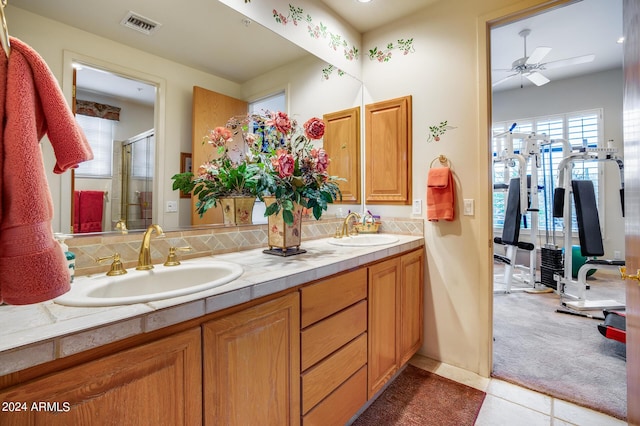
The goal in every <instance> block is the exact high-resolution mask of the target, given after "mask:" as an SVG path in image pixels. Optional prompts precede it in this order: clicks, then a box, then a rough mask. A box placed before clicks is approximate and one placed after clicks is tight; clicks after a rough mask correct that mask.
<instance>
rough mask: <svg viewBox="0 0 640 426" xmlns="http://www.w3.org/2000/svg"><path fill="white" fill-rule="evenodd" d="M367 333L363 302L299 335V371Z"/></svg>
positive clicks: (365, 302)
mask: <svg viewBox="0 0 640 426" xmlns="http://www.w3.org/2000/svg"><path fill="white" fill-rule="evenodd" d="M365 331H367V301H366V300H363V301H361V302H358V303H356V304H355V305H353V306H351V307H349V308H347V309H344V310H342V311H340V312H338V313H337V314H335V315H333V316H331V317H329V318H327V319H325V320H323V321H321V322H318V323H316V324H314V325H312V326H310V327H307V328H306V329H304V330H302V332H301V333H300V338H301V342H302V343H301V346H302V353H301V356H300V359H301V366H302V368H301V371H304V370H306V369H307V368H309V367H311V366H312V365H314V364H315V363H317V362H318V361H320V360H321V359H323V358H325V357H326V356H328V355H330V354H331V353H333V352H334V351H335V350H337V349H339V348H341V347H342V346H344V345H345V344H346V343H348V342H350V341H351V340H353V339H354V338H356V337H357V336H359V335H360V334H362V333H363V332H365Z"/></svg>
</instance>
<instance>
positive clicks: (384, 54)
mask: <svg viewBox="0 0 640 426" xmlns="http://www.w3.org/2000/svg"><path fill="white" fill-rule="evenodd" d="M394 50H399V51H401V52H402V54H403V55H408V54H409V53H413V52H415V48H414V47H413V39H412V38H409V39H406V40H405V39H399V40H398V41H397V42H396V43H395V44H394V43H393V42H391V43H388V44H387V46H386V48H385V49H378V47H377V46H375V47H374V48H373V49H369V59H371V60H372V61H374V60H377V61H378V62H389V60H390V59H391V56H392V52H393V51H394Z"/></svg>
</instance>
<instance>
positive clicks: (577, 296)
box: [553, 147, 625, 310]
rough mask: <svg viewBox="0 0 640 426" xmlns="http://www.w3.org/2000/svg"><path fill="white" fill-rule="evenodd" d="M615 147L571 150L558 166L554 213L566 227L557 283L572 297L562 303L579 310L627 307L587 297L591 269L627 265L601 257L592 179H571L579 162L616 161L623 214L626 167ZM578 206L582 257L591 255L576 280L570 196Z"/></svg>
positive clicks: (600, 235) (616, 267)
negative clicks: (574, 274)
mask: <svg viewBox="0 0 640 426" xmlns="http://www.w3.org/2000/svg"><path fill="white" fill-rule="evenodd" d="M616 152H617V150H616V149H615V148H587V147H584V148H583V149H581V150H580V151H574V152H571V153H570V154H569V155H567V156H565V157H564V158H563V159H562V161H561V162H560V164H559V165H558V187H557V188H556V189H555V191H554V200H553V215H554V217H562V218H563V228H564V252H565V253H564V269H563V274H562V276H560V275H559V274H557V276H556V277H555V278H556V280H557V282H558V289H557V291H558V293H559V294H560V296H561V301H562V298H563V297H567V298H570V299H573V300H572V301H569V302H562V304H563V306H566V307H567V308H570V309H576V310H599V309H608V310H615V309H624V307H625V306H624V304H622V303H620V302H617V301H615V300H587V298H586V290H587V289H588V284H587V275H588V273H589V271H590V270H592V269H618V268H619V267H620V266H624V261H623V260H606V259H598V258H597V257H598V256H603V255H604V247H603V244H602V233H601V231H600V218H599V215H598V204H597V200H596V195H595V190H594V187H593V182H592V181H590V180H574V179H572V174H573V166H574V163H575V162H576V161H614V162H615V163H616V164H617V165H618V169H619V172H620V202H621V206H622V215H623V216H624V170H623V163H622V160H621V159H619V158H618V157H617V156H616V155H615V154H616ZM572 195H573V200H574V204H575V209H576V219H577V223H578V238H579V240H580V251H581V254H582V256H585V257H588V258H589V257H590V258H589V259H588V260H587V261H586V262H585V263H584V265H582V266H581V267H580V269H579V270H578V276H577V280H573V273H572V270H573V268H572V255H571V248H572V220H571V216H572V206H571V196H572Z"/></svg>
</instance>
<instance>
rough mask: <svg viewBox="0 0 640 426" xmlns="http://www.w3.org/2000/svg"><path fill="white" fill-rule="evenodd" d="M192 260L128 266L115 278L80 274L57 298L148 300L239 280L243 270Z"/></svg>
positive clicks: (78, 302)
mask: <svg viewBox="0 0 640 426" xmlns="http://www.w3.org/2000/svg"><path fill="white" fill-rule="evenodd" d="M188 262H189V261H186V262H183V263H182V264H181V265H178V266H163V265H156V266H155V267H154V269H152V270H149V271H136V270H135V269H128V270H127V272H128V273H127V274H125V275H119V276H115V277H109V276H107V275H95V276H90V277H76V278H75V280H74V282H73V284H72V285H71V290H70V291H69V292H67V293H65V294H63V295H62V296H60V297H58V298H56V299H54V300H53V301H54V302H55V303H58V304H60V305H67V306H115V305H129V304H132V303H145V302H151V301H153V300H161V299H169V298H172V297H177V296H184V295H187V294H192V293H197V292H199V291H204V290H209V289H211V288H214V287H218V286H221V285H223V284H227V283H229V282H231V281H233V280H235V279H236V278H238V277H239V276H240V275H242V272H243V269H242V267H241V266H240V265H236V264H235V263H231V262H223V261H216V260H208V261H195V262H193V263H188Z"/></svg>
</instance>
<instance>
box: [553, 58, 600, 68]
mask: <svg viewBox="0 0 640 426" xmlns="http://www.w3.org/2000/svg"><path fill="white" fill-rule="evenodd" d="M595 58H596V55H584V56H576V57H575V58H568V59H560V60H559V61H552V62H547V63H546V64H542V65H543V66H544V69H546V70H549V69H552V68H560V67H566V66H569V65H578V64H586V63H587V62H593V60H594V59H595Z"/></svg>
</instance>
